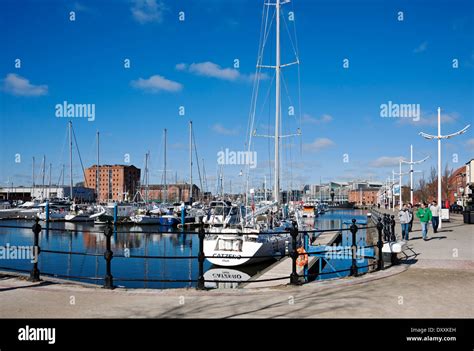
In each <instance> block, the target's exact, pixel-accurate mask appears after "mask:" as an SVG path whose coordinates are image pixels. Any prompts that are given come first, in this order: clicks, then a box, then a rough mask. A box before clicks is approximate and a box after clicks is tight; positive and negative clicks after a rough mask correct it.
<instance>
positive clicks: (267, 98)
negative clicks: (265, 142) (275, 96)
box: [256, 73, 276, 123]
mask: <svg viewBox="0 0 474 351" xmlns="http://www.w3.org/2000/svg"><path fill="white" fill-rule="evenodd" d="M275 77H276V73H274V74H273V77H272V80H271V81H270V85H269V86H268V90H267V94H266V95H265V99H264V100H263V104H262V107H261V109H260V113H258V114H257V121H256V123H258V122H259V121H260V117H259V116H261V115H263V110H264V109H265V105H266V103H267V101H268V100H269V99H270V96H271V94H270V93H271V92H272V85H273V81H274V80H275ZM267 122H268V121H267Z"/></svg>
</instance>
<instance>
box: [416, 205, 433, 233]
mask: <svg viewBox="0 0 474 351" xmlns="http://www.w3.org/2000/svg"><path fill="white" fill-rule="evenodd" d="M416 216H417V217H418V219H419V220H420V224H421V234H422V235H423V240H425V241H426V240H427V239H428V223H429V222H430V221H431V218H432V214H431V211H430V209H429V208H428V206H427V204H426V202H422V203H421V207H420V208H419V209H418V211H417V212H416Z"/></svg>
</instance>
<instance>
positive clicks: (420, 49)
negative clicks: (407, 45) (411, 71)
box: [413, 41, 428, 54]
mask: <svg viewBox="0 0 474 351" xmlns="http://www.w3.org/2000/svg"><path fill="white" fill-rule="evenodd" d="M426 49H428V42H427V41H424V42H422V43H421V44H420V45H418V46H417V47H416V48H415V49H413V52H414V53H415V54H419V53H421V52H424V51H426Z"/></svg>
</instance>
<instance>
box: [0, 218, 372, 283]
mask: <svg viewBox="0 0 474 351" xmlns="http://www.w3.org/2000/svg"><path fill="white" fill-rule="evenodd" d="M353 217H355V218H357V219H358V220H359V219H365V216H364V213H362V212H359V211H330V212H327V213H326V214H324V215H322V216H320V217H318V218H315V219H314V220H312V219H310V220H309V221H307V220H306V223H307V224H308V225H309V226H310V228H314V229H334V228H340V227H341V226H342V225H343V222H344V221H347V220H350V219H351V218H353ZM33 223H34V222H33V221H25V220H3V221H2V222H0V226H1V225H19V226H28V227H31V226H32V225H33ZM50 229H66V230H69V232H61V231H55V230H49V231H47V230H43V231H42V233H41V235H40V246H41V248H42V249H43V250H57V251H74V252H88V253H94V254H98V256H83V255H71V254H48V253H42V254H41V256H40V260H39V269H40V270H41V272H48V273H55V274H61V275H73V276H86V277H104V275H105V260H104V257H103V253H104V251H105V244H106V243H105V235H104V234H103V229H104V227H97V226H94V225H93V224H92V223H68V222H63V223H61V222H55V223H51V224H50ZM125 231H128V232H125ZM156 232H162V233H160V234H157V233H156ZM359 235H361V236H360V240H362V239H364V240H365V237H364V236H363V234H362V231H361V232H360V233H359ZM358 239H359V237H358ZM7 243H9V244H10V245H32V243H33V232H32V231H31V229H28V228H24V229H11V228H0V245H2V246H4V245H6V244H7ZM112 250H113V252H114V258H113V260H112V274H113V276H114V278H115V279H116V280H115V282H116V284H117V285H122V286H126V287H130V288H137V287H149V288H177V287H190V286H194V285H195V283H180V282H171V283H170V282H128V281H127V282H125V281H120V278H124V279H126V278H133V279H145V280H147V279H154V280H163V279H170V280H197V278H198V273H199V272H198V261H197V259H190V258H188V257H192V256H197V255H198V250H199V238H198V236H197V235H194V234H184V233H181V232H180V231H179V230H177V229H172V228H169V227H160V226H136V225H134V226H129V227H124V226H121V227H119V230H118V232H117V233H115V234H114V235H113V237H112ZM127 252H128V253H129V255H130V256H142V255H145V256H148V255H150V256H167V257H169V256H179V257H181V259H154V258H147V259H142V258H133V257H128V258H127V257H119V256H125V255H126V253H127ZM273 262H274V261H268V262H264V263H260V264H258V265H253V266H244V267H232V268H224V267H215V266H212V265H211V264H210V263H209V262H207V261H205V263H204V269H205V272H206V275H205V279H206V280H217V281H219V280H221V281H222V280H229V279H228V277H232V278H233V279H230V280H237V281H242V282H243V281H248V280H249V279H250V278H251V277H252V276H254V275H255V274H257V273H258V272H260V271H262V270H263V269H265V268H267V267H268V266H269V265H270V264H272V263H273ZM0 266H2V267H10V268H17V269H25V270H30V269H31V263H30V262H29V261H27V260H23V261H22V260H3V261H2V262H0ZM84 281H87V282H91V281H90V280H84ZM99 284H100V282H99ZM237 284H238V283H225V282H208V283H206V286H207V287H209V288H212V287H219V288H223V287H228V288H231V287H235V286H236V285H237Z"/></svg>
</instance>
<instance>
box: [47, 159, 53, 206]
mask: <svg viewBox="0 0 474 351" xmlns="http://www.w3.org/2000/svg"><path fill="white" fill-rule="evenodd" d="M52 168H53V164H52V163H50V164H49V187H48V199H49V197H50V196H51V169H52Z"/></svg>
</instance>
